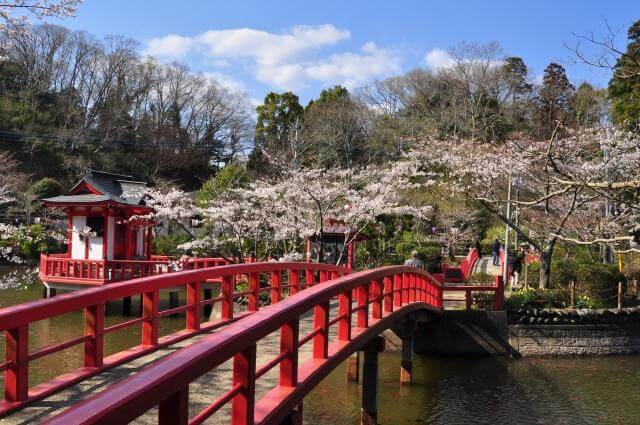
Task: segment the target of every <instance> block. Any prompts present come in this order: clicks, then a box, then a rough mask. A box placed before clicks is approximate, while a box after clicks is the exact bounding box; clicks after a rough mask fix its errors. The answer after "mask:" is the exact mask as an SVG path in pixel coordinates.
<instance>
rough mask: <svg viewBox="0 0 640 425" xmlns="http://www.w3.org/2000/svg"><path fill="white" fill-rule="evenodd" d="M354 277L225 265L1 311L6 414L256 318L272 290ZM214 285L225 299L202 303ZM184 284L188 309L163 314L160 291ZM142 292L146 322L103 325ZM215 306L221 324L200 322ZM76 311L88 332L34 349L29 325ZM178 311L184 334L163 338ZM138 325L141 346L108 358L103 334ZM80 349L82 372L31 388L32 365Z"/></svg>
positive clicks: (317, 269)
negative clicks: (110, 309)
mask: <svg viewBox="0 0 640 425" xmlns="http://www.w3.org/2000/svg"><path fill="white" fill-rule="evenodd" d="M348 273H350V270H349V269H346V268H344V267H339V266H334V265H328V264H316V263H275V262H270V263H253V264H236V265H226V266H221V267H213V268H199V269H196V270H188V271H183V272H176V273H169V274H164V275H159V276H149V277H144V278H139V279H134V280H129V281H124V282H116V283H111V284H109V285H106V286H100V287H93V288H88V289H85V290H82V291H76V292H73V293H68V294H64V295H59V296H57V297H53V298H49V299H44V300H39V301H34V302H29V303H24V304H20V305H16V306H13V307H8V308H5V309H2V310H0V330H2V331H4V338H5V347H6V350H5V351H6V355H5V361H4V363H2V364H0V372H4V376H5V382H4V400H3V401H0V417H2V416H5V415H6V414H8V413H9V412H11V411H13V410H15V409H17V408H19V407H22V406H23V405H25V404H26V403H28V402H30V401H34V400H38V399H42V398H45V397H47V396H49V395H51V394H53V393H54V392H56V391H58V390H60V389H62V388H64V387H67V386H69V385H72V384H74V383H76V382H79V381H81V380H83V379H86V378H88V377H90V376H92V375H94V374H96V373H98V372H100V371H102V370H104V369H106V368H109V367H113V366H116V365H118V364H121V363H124V362H126V361H129V360H132V359H133V358H136V357H140V356H142V355H145V354H148V353H150V352H152V351H155V350H157V349H159V348H161V347H165V346H167V345H171V344H173V343H175V342H178V341H180V340H183V339H185V338H189V337H191V336H193V335H195V334H197V333H200V332H204V331H209V330H212V329H215V328H219V327H221V326H224V325H227V324H229V323H231V322H233V321H235V320H237V319H239V318H240V317H244V316H246V315H249V314H253V313H255V312H257V311H258V310H260V308H261V294H265V293H268V294H269V295H270V297H268V298H270V302H271V303H272V304H273V303H277V302H279V301H280V300H282V299H283V297H284V296H285V295H286V294H289V295H291V294H294V293H296V292H298V291H300V290H301V289H304V288H307V287H312V286H314V285H315V284H316V283H319V282H324V281H327V280H329V279H333V278H336V277H339V276H343V275H345V274H348ZM241 282H242V285H240V283H241ZM261 282H263V284H261ZM211 285H215V286H217V287H218V288H219V296H217V297H215V298H211V299H203V296H202V295H203V287H204V286H207V287H211ZM245 285H246V288H244V287H243V286H245ZM180 287H182V288H184V290H185V292H186V304H185V305H183V306H178V307H175V308H170V309H166V310H160V301H159V300H160V297H159V294H160V291H161V290H167V289H170V288H174V289H172V290H175V288H180ZM138 295H139V296H141V316H140V317H137V318H134V319H131V320H127V321H124V322H121V323H118V324H115V325H112V326H105V305H106V303H107V302H109V301H114V300H119V299H123V298H125V297H131V296H138ZM240 297H242V298H243V299H246V300H247V306H246V311H242V312H234V301H235V300H237V299H238V298H240ZM264 298H265V297H262V299H264ZM214 303H219V304H220V306H221V317H220V319H217V320H211V321H205V322H202V320H201V317H202V312H201V311H202V309H203V307H204V306H207V305H213V304H214ZM75 311H83V312H84V329H85V330H84V334H83V335H80V336H78V337H77V338H73V339H70V340H67V341H63V342H60V343H57V344H54V345H51V346H47V347H45V348H42V349H39V350H37V351H35V352H30V350H29V325H30V324H32V323H34V322H37V321H39V320H43V319H48V318H52V317H55V316H60V315H63V314H66V313H70V312H75ZM178 313H184V314H185V326H184V329H182V330H180V331H177V332H174V333H171V334H169V335H166V336H163V337H159V335H158V331H159V320H160V319H161V318H162V317H164V316H169V315H175V314H178ZM134 326H140V327H141V334H142V336H141V342H140V344H139V345H138V346H136V347H133V348H128V349H126V350H123V351H120V352H117V353H115V354H112V355H110V356H107V357H105V356H104V340H105V336H106V335H107V334H110V333H113V332H116V331H120V330H123V329H126V328H131V327H134ZM79 344H83V345H84V359H83V367H81V368H79V369H76V370H73V371H70V372H69V373H66V374H64V375H62V376H58V377H55V378H53V379H51V380H49V381H47V382H44V383H42V384H38V385H36V386H34V387H31V388H29V367H30V363H31V362H33V361H34V360H36V359H39V358H42V357H45V356H49V355H52V354H54V353H57V352H60V351H62V350H65V349H68V348H70V347H73V346H76V345H79Z"/></svg>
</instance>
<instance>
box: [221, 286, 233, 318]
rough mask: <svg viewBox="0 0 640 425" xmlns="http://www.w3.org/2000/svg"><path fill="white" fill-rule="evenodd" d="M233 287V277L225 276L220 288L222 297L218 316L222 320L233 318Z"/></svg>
mask: <svg viewBox="0 0 640 425" xmlns="http://www.w3.org/2000/svg"><path fill="white" fill-rule="evenodd" d="M233 286H234V278H233V276H225V277H223V278H222V285H221V286H220V293H221V296H222V302H221V313H220V314H221V316H222V318H223V319H230V318H232V317H233Z"/></svg>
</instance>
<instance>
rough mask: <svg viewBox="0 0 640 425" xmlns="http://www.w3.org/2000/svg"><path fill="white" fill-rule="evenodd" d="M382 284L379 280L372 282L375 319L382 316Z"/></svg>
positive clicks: (372, 308)
mask: <svg viewBox="0 0 640 425" xmlns="http://www.w3.org/2000/svg"><path fill="white" fill-rule="evenodd" d="M381 296H382V284H381V283H380V281H379V280H374V281H373V282H371V298H372V299H373V301H372V302H371V317H373V318H374V319H380V318H382V299H381V298H380V297H381Z"/></svg>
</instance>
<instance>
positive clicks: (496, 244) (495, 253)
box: [491, 238, 500, 266]
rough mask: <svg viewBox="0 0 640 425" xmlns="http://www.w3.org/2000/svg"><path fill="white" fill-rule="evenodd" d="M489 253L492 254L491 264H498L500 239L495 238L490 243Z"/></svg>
mask: <svg viewBox="0 0 640 425" xmlns="http://www.w3.org/2000/svg"><path fill="white" fill-rule="evenodd" d="M491 254H493V265H494V266H499V265H500V239H498V238H496V239H495V240H494V241H493V244H492V245H491Z"/></svg>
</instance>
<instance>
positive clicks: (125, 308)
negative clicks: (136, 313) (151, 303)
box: [122, 297, 131, 316]
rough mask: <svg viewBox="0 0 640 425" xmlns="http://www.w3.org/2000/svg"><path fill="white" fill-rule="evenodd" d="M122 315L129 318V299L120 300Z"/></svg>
mask: <svg viewBox="0 0 640 425" xmlns="http://www.w3.org/2000/svg"><path fill="white" fill-rule="evenodd" d="M122 315H123V316H131V297H124V298H123V299H122Z"/></svg>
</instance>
